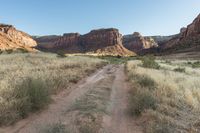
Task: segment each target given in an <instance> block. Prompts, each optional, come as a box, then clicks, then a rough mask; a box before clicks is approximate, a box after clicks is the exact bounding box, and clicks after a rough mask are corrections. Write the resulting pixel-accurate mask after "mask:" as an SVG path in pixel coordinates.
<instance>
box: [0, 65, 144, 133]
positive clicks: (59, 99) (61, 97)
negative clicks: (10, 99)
mask: <svg viewBox="0 0 200 133" xmlns="http://www.w3.org/2000/svg"><path fill="white" fill-rule="evenodd" d="M110 75H114V76H115V80H114V81H113V83H112V93H111V97H110V104H109V106H108V108H107V109H108V112H109V115H106V116H104V117H103V122H102V127H103V128H102V129H101V131H100V132H102V133H141V131H142V129H141V127H140V126H138V125H137V124H136V121H135V120H134V119H133V118H131V117H129V115H128V113H127V103H128V92H129V89H130V87H129V84H128V83H127V82H126V76H125V74H124V67H123V65H121V66H116V65H108V66H105V67H104V68H103V69H101V70H99V71H98V72H96V73H94V74H93V75H91V76H90V77H88V78H86V79H83V80H82V81H80V82H79V83H78V84H77V85H75V86H73V87H72V88H71V89H70V90H71V91H70V92H69V90H65V91H63V92H61V93H60V94H58V95H56V96H53V100H54V102H53V103H52V104H51V105H50V106H49V107H48V108H47V109H46V110H43V111H42V112H39V113H37V114H32V115H30V117H28V118H26V119H24V120H21V121H19V122H18V123H16V124H15V125H13V126H9V127H2V128H0V133H38V129H39V128H41V127H42V126H43V125H51V124H56V123H59V122H62V121H65V120H66V119H67V118H66V117H65V116H63V115H64V113H63V112H65V111H66V110H67V109H70V107H71V106H70V105H71V104H72V103H74V102H75V100H76V99H78V98H79V97H81V96H83V95H84V94H85V93H86V92H87V91H88V90H89V89H92V86H95V85H96V83H97V82H98V81H100V80H102V79H103V78H108V76H110Z"/></svg>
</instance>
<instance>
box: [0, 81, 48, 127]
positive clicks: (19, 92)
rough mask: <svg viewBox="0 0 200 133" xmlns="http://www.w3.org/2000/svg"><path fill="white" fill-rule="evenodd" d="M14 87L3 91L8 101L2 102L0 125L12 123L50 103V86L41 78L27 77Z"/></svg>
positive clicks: (0, 105)
mask: <svg viewBox="0 0 200 133" xmlns="http://www.w3.org/2000/svg"><path fill="white" fill-rule="evenodd" d="M13 88H14V89H12V90H10V91H8V90H6V91H5V92H4V93H2V96H3V98H4V100H6V101H2V102H1V104H0V107H1V108H0V125H2V124H4V125H7V124H12V123H13V122H15V121H16V120H18V119H21V118H24V117H26V116H27V115H28V113H30V112H34V111H37V110H39V109H42V108H44V107H45V106H47V104H48V103H49V100H50V96H49V93H48V88H47V85H46V84H45V83H44V81H43V80H41V79H34V78H26V79H24V80H23V81H22V82H21V83H16V85H14V86H13Z"/></svg>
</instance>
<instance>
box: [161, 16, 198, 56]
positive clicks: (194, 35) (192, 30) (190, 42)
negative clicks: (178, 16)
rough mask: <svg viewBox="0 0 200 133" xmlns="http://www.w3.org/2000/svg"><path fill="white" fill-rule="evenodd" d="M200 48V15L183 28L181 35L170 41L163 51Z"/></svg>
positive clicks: (163, 47) (162, 48)
mask: <svg viewBox="0 0 200 133" xmlns="http://www.w3.org/2000/svg"><path fill="white" fill-rule="evenodd" d="M199 46H200V15H198V16H197V18H196V19H195V20H194V21H193V22H192V23H191V24H190V25H188V26H187V28H182V29H181V30H180V33H179V35H177V36H175V37H174V38H173V39H171V40H169V41H168V42H167V43H165V44H164V45H163V46H162V47H161V50H162V51H166V52H168V51H180V50H183V49H190V50H195V49H197V48H198V47H199Z"/></svg>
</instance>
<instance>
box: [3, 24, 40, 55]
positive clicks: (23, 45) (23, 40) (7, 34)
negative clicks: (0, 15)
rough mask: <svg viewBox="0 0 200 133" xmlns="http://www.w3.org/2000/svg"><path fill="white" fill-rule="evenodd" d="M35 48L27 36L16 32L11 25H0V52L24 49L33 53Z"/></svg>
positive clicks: (32, 41)
mask: <svg viewBox="0 0 200 133" xmlns="http://www.w3.org/2000/svg"><path fill="white" fill-rule="evenodd" d="M36 46H37V43H36V41H34V40H33V39H32V38H31V37H30V36H29V35H28V34H26V33H24V32H22V31H18V30H16V29H15V28H14V27H13V26H12V25H5V24H0V50H1V51H4V50H10V49H12V50H16V49H24V50H26V51H34V47H36Z"/></svg>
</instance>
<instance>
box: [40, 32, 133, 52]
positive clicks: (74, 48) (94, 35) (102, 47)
mask: <svg viewBox="0 0 200 133" xmlns="http://www.w3.org/2000/svg"><path fill="white" fill-rule="evenodd" d="M38 43H39V44H40V42H38ZM47 46H48V45H47ZM51 46H52V47H46V48H47V49H49V50H50V51H55V52H56V51H58V50H62V51H64V52H65V53H69V54H71V53H93V54H98V55H121V56H124V55H134V53H133V52H131V51H129V50H127V49H126V48H124V47H123V45H122V35H121V34H120V33H119V31H118V30H117V29H114V28H110V29H99V30H92V31H91V32H89V33H87V34H85V35H80V34H79V33H68V34H64V35H63V36H61V37H59V38H58V39H57V40H56V41H54V42H51ZM43 48H44V47H43Z"/></svg>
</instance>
